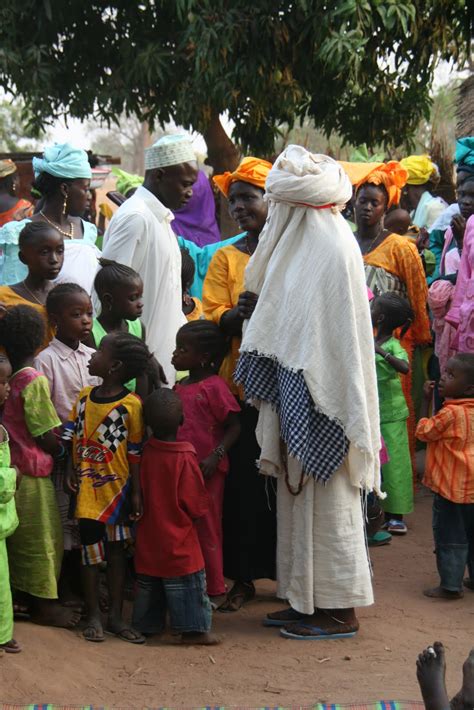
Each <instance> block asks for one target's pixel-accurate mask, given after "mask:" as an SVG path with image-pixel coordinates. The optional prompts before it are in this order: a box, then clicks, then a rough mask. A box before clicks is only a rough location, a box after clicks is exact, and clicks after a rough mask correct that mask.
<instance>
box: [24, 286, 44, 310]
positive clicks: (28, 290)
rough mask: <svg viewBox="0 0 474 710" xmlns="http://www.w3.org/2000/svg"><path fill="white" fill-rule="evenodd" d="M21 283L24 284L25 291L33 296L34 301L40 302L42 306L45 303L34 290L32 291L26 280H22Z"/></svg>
mask: <svg viewBox="0 0 474 710" xmlns="http://www.w3.org/2000/svg"><path fill="white" fill-rule="evenodd" d="M21 285H22V286H23V288H24V289H25V291H26V292H27V293H29V294H30V296H31V298H32V299H33V300H34V301H36V303H39V304H40V306H44V303H43V302H42V301H40V300H39V298H38V297H37V296H35V294H34V293H33V291H30V289H29V288H28V286H27V285H26V282H25V281H22V282H21Z"/></svg>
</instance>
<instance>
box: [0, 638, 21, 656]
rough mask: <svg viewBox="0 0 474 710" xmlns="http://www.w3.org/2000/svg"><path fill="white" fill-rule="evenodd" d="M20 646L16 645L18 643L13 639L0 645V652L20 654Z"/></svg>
mask: <svg viewBox="0 0 474 710" xmlns="http://www.w3.org/2000/svg"><path fill="white" fill-rule="evenodd" d="M21 650H22V649H21V646H20V644H19V643H18V641H15V639H10V641H7V642H6V643H0V652H1V651H4V652H5V653H20V652H21Z"/></svg>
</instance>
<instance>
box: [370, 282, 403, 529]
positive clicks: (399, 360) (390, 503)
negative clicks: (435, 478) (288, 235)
mask: <svg viewBox="0 0 474 710" xmlns="http://www.w3.org/2000/svg"><path fill="white" fill-rule="evenodd" d="M370 310H371V314H372V325H373V327H374V328H375V367H376V371H377V385H378V392H379V409H380V429H381V433H382V437H383V440H384V443H385V446H386V447H387V451H388V457H389V460H388V462H387V463H384V464H383V466H382V490H383V492H384V493H386V494H387V497H386V498H385V499H384V500H382V501H381V504H382V507H383V509H384V511H385V521H386V522H385V525H384V529H385V530H387V532H389V533H391V534H393V535H404V534H406V532H407V526H406V524H405V522H404V521H403V516H404V515H406V514H407V513H411V512H412V511H413V473H412V465H411V458H410V448H409V443H408V430H407V419H408V415H409V412H408V406H407V403H406V400H405V395H404V394H403V389H402V383H401V380H400V375H406V374H408V372H409V368H410V366H409V364H408V354H407V352H406V350H405V349H404V348H403V347H402V345H401V344H400V341H399V340H398V339H397V338H396V337H395V336H394V331H395V330H397V329H398V328H401V329H402V330H401V337H403V335H405V333H406V332H407V330H408V328H409V327H410V325H411V323H412V322H413V318H414V314H413V310H412V309H411V307H410V304H409V303H408V301H407V299H406V298H402V297H401V296H399V295H398V294H396V293H392V292H389V293H385V294H383V295H381V296H376V297H375V298H374V299H373V300H372V301H371V305H370Z"/></svg>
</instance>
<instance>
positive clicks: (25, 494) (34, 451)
mask: <svg viewBox="0 0 474 710" xmlns="http://www.w3.org/2000/svg"><path fill="white" fill-rule="evenodd" d="M44 337H45V327H44V320H43V318H42V317H41V315H40V314H39V313H38V311H37V310H35V309H34V308H30V306H13V307H12V308H9V309H8V310H7V312H6V313H5V315H4V317H3V318H1V319H0V342H1V343H2V345H3V347H4V348H5V351H6V353H7V356H8V358H9V360H10V362H11V365H12V370H13V375H12V377H11V379H10V395H9V397H8V399H7V401H6V403H5V408H4V416H3V423H4V425H5V428H6V429H7V431H8V434H9V436H10V451H11V460H12V464H13V465H14V466H16V468H18V470H19V471H20V473H21V474H22V481H21V486H20V488H19V490H18V493H17V495H16V507H17V512H18V519H19V521H20V522H19V525H18V528H17V529H16V530H15V532H14V533H13V535H12V536H11V537H10V538H9V539H8V557H9V563H10V577H11V585H12V588H13V590H14V591H16V592H23V593H24V594H28V595H29V596H30V598H31V600H32V602H31V620H32V621H34V622H36V623H39V624H46V625H49V626H64V627H66V628H70V627H72V626H75V625H76V624H77V623H78V622H79V619H80V615H79V614H78V613H77V610H75V609H73V608H66V607H63V606H61V605H60V604H59V602H58V579H59V571H60V569H61V561H62V556H63V539H62V529H61V519H60V517H59V510H58V505H57V502H56V495H55V491H54V485H53V483H52V481H51V472H52V470H53V456H55V455H57V454H58V452H59V451H60V446H59V444H58V441H57V438H56V435H55V432H54V430H55V429H56V428H57V427H59V426H60V425H61V422H60V420H59V417H58V415H57V413H56V410H55V409H54V406H53V403H52V401H51V395H50V392H49V385H48V381H47V379H46V377H45V376H44V375H42V374H41V373H40V372H38V371H37V370H35V369H34V367H33V359H34V355H35V353H36V352H37V351H38V350H39V348H40V346H41V343H42V342H43V341H44Z"/></svg>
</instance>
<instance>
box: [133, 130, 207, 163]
mask: <svg viewBox="0 0 474 710" xmlns="http://www.w3.org/2000/svg"><path fill="white" fill-rule="evenodd" d="M195 160H196V155H195V154H194V150H193V145H192V143H191V141H190V140H189V138H188V136H186V135H183V134H177V135H171V136H163V137H162V138H160V139H159V140H157V141H156V143H154V144H153V145H152V146H150V147H149V148H146V150H145V170H154V169H155V168H166V167H168V166H169V165H179V164H180V163H189V162H191V161H195Z"/></svg>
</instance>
